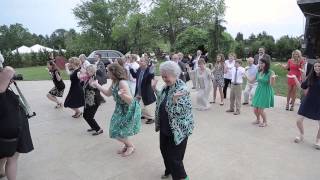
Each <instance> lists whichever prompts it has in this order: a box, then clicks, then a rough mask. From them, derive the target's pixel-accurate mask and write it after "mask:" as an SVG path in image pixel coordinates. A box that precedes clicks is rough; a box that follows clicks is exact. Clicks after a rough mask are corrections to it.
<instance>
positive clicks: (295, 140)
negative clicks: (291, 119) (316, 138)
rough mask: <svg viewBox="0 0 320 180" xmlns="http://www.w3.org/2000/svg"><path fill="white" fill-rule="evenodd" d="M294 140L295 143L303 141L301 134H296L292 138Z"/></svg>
mask: <svg viewBox="0 0 320 180" xmlns="http://www.w3.org/2000/svg"><path fill="white" fill-rule="evenodd" d="M294 142H295V143H301V142H303V137H302V136H300V137H299V136H297V137H296V138H295V139H294Z"/></svg>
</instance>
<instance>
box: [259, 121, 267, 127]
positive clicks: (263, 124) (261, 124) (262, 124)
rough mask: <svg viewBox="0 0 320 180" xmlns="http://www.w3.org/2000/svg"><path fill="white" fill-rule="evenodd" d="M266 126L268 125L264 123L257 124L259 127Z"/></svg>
mask: <svg viewBox="0 0 320 180" xmlns="http://www.w3.org/2000/svg"><path fill="white" fill-rule="evenodd" d="M267 126H268V125H267V123H265V122H264V123H260V124H259V127H267Z"/></svg>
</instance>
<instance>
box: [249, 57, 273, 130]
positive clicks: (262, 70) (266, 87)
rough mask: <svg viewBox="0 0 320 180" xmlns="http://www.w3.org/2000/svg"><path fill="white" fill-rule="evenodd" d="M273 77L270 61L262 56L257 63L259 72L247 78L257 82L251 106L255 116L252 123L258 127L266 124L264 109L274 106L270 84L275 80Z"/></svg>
mask: <svg viewBox="0 0 320 180" xmlns="http://www.w3.org/2000/svg"><path fill="white" fill-rule="evenodd" d="M275 78H276V75H275V73H274V72H273V71H272V70H270V61H269V60H266V59H263V58H262V59H261V60H260V63H259V72H258V73H257V75H256V77H255V78H254V79H248V80H249V81H250V82H254V81H257V82H258V86H257V89H256V92H255V95H254V97H253V100H252V106H253V108H254V114H255V115H256V117H257V119H256V121H254V122H253V124H258V125H259V127H266V126H267V117H266V113H265V112H264V109H265V108H271V107H273V106H274V91H273V88H272V85H273V84H274V82H275ZM260 117H261V118H262V122H261V121H260Z"/></svg>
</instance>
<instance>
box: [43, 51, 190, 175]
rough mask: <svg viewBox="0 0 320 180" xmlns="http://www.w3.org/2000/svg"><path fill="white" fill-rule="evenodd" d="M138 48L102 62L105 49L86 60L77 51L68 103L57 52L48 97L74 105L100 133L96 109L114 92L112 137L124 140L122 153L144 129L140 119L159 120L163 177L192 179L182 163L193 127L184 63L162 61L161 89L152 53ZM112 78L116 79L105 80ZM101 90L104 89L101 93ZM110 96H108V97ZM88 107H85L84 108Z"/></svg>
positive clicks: (131, 150) (70, 70) (68, 65)
mask: <svg viewBox="0 0 320 180" xmlns="http://www.w3.org/2000/svg"><path fill="white" fill-rule="evenodd" d="M137 59H138V56H137V55H135V54H129V55H126V56H125V57H122V58H119V59H116V60H114V62H108V64H107V65H105V63H103V62H102V60H101V55H100V54H98V53H97V54H96V55H95V62H93V64H91V63H89V62H87V60H86V58H85V55H83V54H82V55H80V56H79V58H77V57H72V58H70V59H69V60H68V63H66V64H65V69H66V72H67V73H68V74H69V75H70V81H71V85H70V89H69V92H68V94H67V96H66V99H65V101H64V103H62V102H61V101H60V100H59V98H60V97H63V93H64V90H65V84H64V82H63V80H62V78H61V75H60V71H59V69H58V67H57V65H56V63H55V60H54V58H53V57H51V58H50V60H49V61H48V67H47V69H48V72H49V74H50V75H51V77H52V80H53V83H54V87H53V88H52V89H51V90H50V91H49V93H48V94H47V97H48V99H49V100H51V101H53V102H54V103H55V108H62V107H65V108H71V109H72V110H73V111H74V115H72V117H73V118H80V117H81V116H82V117H83V118H84V119H85V121H86V122H87V123H88V125H89V126H90V129H88V130H87V131H88V132H91V131H94V132H93V134H92V135H94V136H96V135H99V134H102V133H103V129H102V128H101V127H100V126H99V124H98V123H97V121H96V120H95V118H94V117H95V114H96V112H97V109H98V108H99V106H100V104H101V103H102V101H103V99H104V98H103V97H102V95H104V96H107V97H109V96H112V97H113V99H114V101H115V103H116V105H115V110H114V112H113V114H112V117H111V120H110V125H109V137H110V138H113V139H116V140H117V141H119V142H120V143H122V144H123V145H122V147H121V148H120V149H119V150H118V151H117V153H118V154H120V155H121V156H123V157H127V156H130V155H131V154H133V153H134V151H135V146H134V144H133V143H132V142H131V141H130V140H129V137H130V136H133V135H136V134H138V133H139V132H140V129H141V122H142V120H143V119H144V120H145V123H146V124H153V123H155V126H156V131H160V150H161V153H162V156H163V159H164V164H165V173H164V174H163V175H162V178H168V177H169V176H170V175H171V176H172V178H173V179H175V180H176V179H177V180H178V179H179V180H180V179H188V176H187V174H186V172H185V169H184V166H183V158H184V153H185V149H186V146H187V140H188V136H189V135H191V134H192V130H193V127H194V122H193V114H192V105H191V97H190V93H189V91H188V88H187V86H186V84H185V83H184V82H183V81H182V80H180V79H179V76H180V74H181V70H180V67H179V66H178V65H177V63H175V62H173V61H168V62H165V63H162V64H161V65H160V73H161V75H162V78H163V80H164V82H165V85H164V86H163V88H161V89H158V87H157V82H158V81H157V80H156V78H155V65H154V64H152V62H151V61H150V58H149V57H148V55H147V54H145V55H144V56H143V57H141V58H139V61H137ZM107 78H110V80H111V81H112V82H111V85H110V86H109V87H107V86H106V82H107ZM101 94H102V95H101ZM105 101H106V100H105ZM81 107H84V108H83V112H81V110H80V108H81Z"/></svg>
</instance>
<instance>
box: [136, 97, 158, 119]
mask: <svg viewBox="0 0 320 180" xmlns="http://www.w3.org/2000/svg"><path fill="white" fill-rule="evenodd" d="M155 104H156V102H154V103H152V104H149V105H147V106H145V105H144V104H143V101H142V100H141V101H140V105H141V117H145V118H146V119H152V120H154V116H155Z"/></svg>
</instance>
